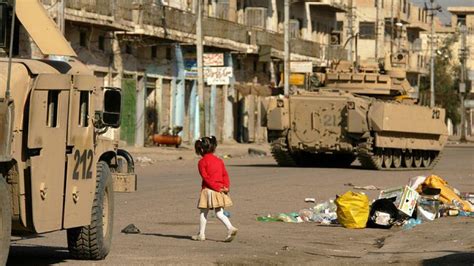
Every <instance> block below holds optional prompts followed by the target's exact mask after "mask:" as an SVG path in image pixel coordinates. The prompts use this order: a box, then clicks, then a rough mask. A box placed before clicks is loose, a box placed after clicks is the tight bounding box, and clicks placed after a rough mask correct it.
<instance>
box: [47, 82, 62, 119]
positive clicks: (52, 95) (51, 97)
mask: <svg viewBox="0 0 474 266" xmlns="http://www.w3.org/2000/svg"><path fill="white" fill-rule="evenodd" d="M59 92H60V91H56V90H55V91H48V112H47V114H46V125H47V126H48V127H57V126H58V104H59V102H58V100H59Z"/></svg>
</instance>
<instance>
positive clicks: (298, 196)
mask: <svg viewBox="0 0 474 266" xmlns="http://www.w3.org/2000/svg"><path fill="white" fill-rule="evenodd" d="M225 163H226V165H227V167H228V171H229V174H230V177H231V184H232V185H231V196H232V199H233V201H234V204H235V206H233V207H232V208H230V209H229V211H230V213H231V218H230V219H231V221H232V223H234V225H235V226H236V227H238V228H239V234H238V235H237V238H236V239H235V240H234V242H232V243H223V242H221V241H222V240H223V239H224V237H225V234H226V232H225V229H224V226H223V225H222V224H221V223H220V222H219V221H218V220H217V219H216V218H215V217H211V218H210V219H209V224H208V228H207V233H206V235H207V238H208V240H207V241H205V242H194V241H192V240H190V236H191V235H193V234H195V233H196V232H197V229H198V222H199V217H198V210H197V209H196V204H197V199H198V195H199V191H200V177H199V175H198V172H197V166H196V164H197V158H194V159H189V160H187V159H186V160H175V161H158V162H155V163H153V164H150V165H148V166H139V167H137V173H138V175H139V185H138V188H139V190H138V191H137V192H135V193H120V194H116V197H115V221H114V235H113V243H112V251H111V253H110V254H109V256H108V257H107V258H106V259H105V260H103V261H96V262H90V261H74V260H72V259H70V257H69V255H68V252H67V246H66V233H65V232H55V233H50V234H45V235H41V236H39V237H37V238H30V239H19V238H15V239H13V242H12V247H11V250H10V257H9V263H10V264H22V263H23V264H56V263H69V264H92V263H93V264H108V265H137V264H142V265H143V264H145V265H149V264H213V263H217V264H280V263H283V264H324V265H327V264H354V263H362V264H374V265H375V264H388V263H392V264H410V265H412V264H414V263H417V264H426V265H429V264H431V263H435V264H436V263H446V262H451V263H454V264H463V263H464V264H466V265H472V264H473V263H474V253H473V252H474V234H472V232H473V229H474V218H465V217H446V218H441V219H438V220H436V221H434V222H430V223H424V224H421V225H418V226H417V227H415V228H413V229H411V230H402V229H401V228H392V229H390V230H384V229H359V230H354V229H352V230H351V229H345V228H343V227H340V226H322V225H318V224H316V223H303V224H289V223H281V222H258V221H256V217H257V216H260V215H267V214H275V213H281V212H292V211H298V210H300V209H303V208H308V207H311V206H312V205H311V204H308V203H305V202H304V198H306V197H313V198H316V200H317V201H325V200H328V199H330V198H334V197H335V196H336V195H337V194H342V193H344V192H346V191H347V190H350V189H351V187H348V186H347V185H345V184H347V183H352V184H354V185H357V186H366V185H374V186H377V187H380V188H390V187H395V186H402V185H405V184H407V182H408V179H409V178H410V177H413V176H417V175H429V174H436V175H439V176H441V177H443V178H444V179H445V180H447V181H448V182H449V184H451V185H452V186H454V187H456V188H457V189H459V190H460V191H470V192H474V147H472V146H470V147H449V148H447V149H446V150H445V152H444V154H443V157H442V159H441V161H440V162H439V164H438V166H437V167H435V169H433V170H431V171H395V172H387V171H369V170H362V169H360V168H359V167H358V165H357V163H354V164H353V166H352V167H351V168H347V169H331V168H280V167H277V166H276V165H275V163H274V161H273V159H272V158H271V157H244V158H231V159H226V160H225ZM364 192H365V193H367V194H368V196H369V198H370V199H374V198H375V197H376V196H377V195H378V193H379V191H373V190H369V191H364ZM131 223H133V224H135V225H136V226H137V227H138V228H139V229H140V230H141V233H140V234H135V235H132V234H130V235H126V234H123V233H121V232H120V230H121V229H122V228H124V227H125V226H127V225H128V224H131Z"/></svg>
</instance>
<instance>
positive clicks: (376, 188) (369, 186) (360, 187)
mask: <svg viewBox="0 0 474 266" xmlns="http://www.w3.org/2000/svg"><path fill="white" fill-rule="evenodd" d="M344 186H346V187H353V188H354V189H359V190H382V189H381V188H379V187H376V186H374V185H368V186H356V185H354V184H352V183H346V184H344Z"/></svg>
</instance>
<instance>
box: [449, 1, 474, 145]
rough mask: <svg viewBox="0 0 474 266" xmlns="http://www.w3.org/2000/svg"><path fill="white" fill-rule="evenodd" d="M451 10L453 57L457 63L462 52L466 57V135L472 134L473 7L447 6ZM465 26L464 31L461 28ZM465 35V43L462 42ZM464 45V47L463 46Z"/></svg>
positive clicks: (473, 102) (473, 72)
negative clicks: (455, 39)
mask: <svg viewBox="0 0 474 266" xmlns="http://www.w3.org/2000/svg"><path fill="white" fill-rule="evenodd" d="M448 11H449V12H451V14H452V16H451V31H452V32H456V33H457V34H458V41H457V42H456V43H455V44H454V45H453V51H452V52H453V59H454V60H457V62H458V63H459V62H460V61H459V60H460V58H461V56H462V54H463V55H464V56H465V58H466V61H465V62H466V63H465V65H466V68H465V75H466V76H465V78H466V87H467V88H466V94H465V96H466V97H465V98H466V100H465V103H464V106H465V107H466V120H467V123H466V131H467V133H468V135H471V136H473V135H474V7H472V6H471V7H467V6H456V7H449V8H448ZM462 27H463V28H465V33H464V34H463V33H462V32H461V28H462ZM463 35H465V43H464V45H463V44H462V42H463ZM463 46H464V48H463Z"/></svg>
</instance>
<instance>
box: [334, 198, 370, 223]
mask: <svg viewBox="0 0 474 266" xmlns="http://www.w3.org/2000/svg"><path fill="white" fill-rule="evenodd" d="M335 202H336V205H337V220H338V221H339V223H340V224H341V225H342V226H344V227H346V228H365V227H366V225H367V220H368V219H369V198H368V197H367V195H365V194H363V193H356V192H352V191H348V192H346V193H344V194H343V195H342V196H340V197H338V198H337V199H336V201H335Z"/></svg>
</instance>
